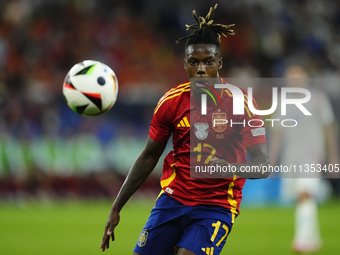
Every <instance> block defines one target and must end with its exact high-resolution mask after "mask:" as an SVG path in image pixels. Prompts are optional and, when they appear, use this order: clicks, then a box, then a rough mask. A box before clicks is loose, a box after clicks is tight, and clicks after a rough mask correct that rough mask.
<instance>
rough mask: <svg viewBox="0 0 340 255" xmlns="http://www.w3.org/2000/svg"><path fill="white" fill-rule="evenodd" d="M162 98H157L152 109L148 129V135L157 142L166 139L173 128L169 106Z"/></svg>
mask: <svg viewBox="0 0 340 255" xmlns="http://www.w3.org/2000/svg"><path fill="white" fill-rule="evenodd" d="M163 100H164V99H163V98H161V99H160V100H159V102H158V104H157V106H156V108H155V110H154V113H153V117H152V120H151V125H150V130H149V136H150V137H151V138H152V139H153V140H155V141H157V142H163V141H167V140H168V139H169V137H170V136H171V133H172V129H173V127H172V126H173V125H172V119H171V108H170V107H169V106H168V105H167V104H166V103H164V101H163Z"/></svg>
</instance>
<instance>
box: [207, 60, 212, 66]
mask: <svg viewBox="0 0 340 255" xmlns="http://www.w3.org/2000/svg"><path fill="white" fill-rule="evenodd" d="M213 63H214V61H212V60H208V61H207V62H206V64H207V66H211V65H212V64H213Z"/></svg>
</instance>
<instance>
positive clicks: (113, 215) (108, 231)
mask: <svg viewBox="0 0 340 255" xmlns="http://www.w3.org/2000/svg"><path fill="white" fill-rule="evenodd" d="M119 219H120V216H119V212H116V211H113V210H112V209H111V211H110V214H109V217H108V219H107V222H106V225H105V231H104V235H103V239H102V243H101V245H100V249H102V251H105V250H106V249H108V248H109V247H110V236H111V239H112V242H113V241H114V240H115V235H114V229H115V227H116V226H117V225H118V223H119Z"/></svg>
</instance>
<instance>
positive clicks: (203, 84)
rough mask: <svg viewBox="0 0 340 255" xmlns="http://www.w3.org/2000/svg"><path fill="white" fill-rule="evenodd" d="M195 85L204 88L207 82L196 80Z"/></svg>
mask: <svg viewBox="0 0 340 255" xmlns="http://www.w3.org/2000/svg"><path fill="white" fill-rule="evenodd" d="M195 85H196V87H198V88H206V87H207V85H209V83H208V82H207V81H200V82H196V84H195Z"/></svg>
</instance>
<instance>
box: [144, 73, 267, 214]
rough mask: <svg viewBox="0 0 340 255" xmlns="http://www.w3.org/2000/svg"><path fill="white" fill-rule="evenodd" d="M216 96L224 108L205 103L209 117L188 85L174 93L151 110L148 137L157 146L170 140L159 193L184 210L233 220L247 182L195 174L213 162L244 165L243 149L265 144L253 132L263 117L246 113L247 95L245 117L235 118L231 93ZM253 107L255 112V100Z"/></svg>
mask: <svg viewBox="0 0 340 255" xmlns="http://www.w3.org/2000/svg"><path fill="white" fill-rule="evenodd" d="M221 81H222V82H223V80H222V79H221ZM223 83H225V82H223ZM242 91H243V90H242ZM219 93H220V94H219V96H220V98H221V101H222V104H216V103H214V102H210V103H208V104H207V114H206V115H202V114H201V104H200V102H198V101H197V100H195V99H194V98H193V96H191V93H190V82H186V83H183V84H181V85H178V86H176V87H174V88H172V89H171V90H169V91H168V92H167V93H166V94H165V95H164V96H163V97H162V98H161V99H160V100H159V102H158V104H157V106H156V108H155V111H154V115H153V118H152V122H151V126H150V131H149V136H150V137H151V138H152V139H153V140H155V141H158V142H161V141H165V140H167V139H168V138H169V137H170V136H171V134H173V150H172V151H170V152H169V153H168V154H167V156H166V157H165V160H164V165H163V175H162V177H161V187H162V192H166V193H167V194H168V195H170V196H171V197H173V198H175V199H176V200H178V201H179V202H181V203H183V204H185V205H190V206H194V205H218V206H222V207H225V208H227V209H229V210H230V211H231V212H232V213H234V214H235V215H236V214H238V213H239V206H240V202H241V199H242V188H243V186H244V183H245V179H244V178H238V177H237V176H234V178H209V177H212V175H209V174H202V173H199V174H197V173H196V172H195V169H196V167H197V166H203V167H204V166H207V165H209V164H210V163H209V160H210V158H211V157H212V156H216V157H218V158H222V159H225V160H227V161H228V162H230V163H244V162H247V154H246V147H247V146H250V145H254V144H259V143H266V137H265V134H264V132H256V131H258V130H259V128H258V127H254V126H260V125H261V117H260V116H258V115H255V114H253V113H252V112H250V111H249V108H248V97H247V93H246V92H245V91H243V93H244V99H245V100H244V102H245V104H244V107H245V114H244V115H233V98H232V94H231V93H230V91H229V90H227V89H221V90H220V92H219ZM252 103H253V105H254V106H255V108H258V107H257V104H256V102H255V100H253V102H252ZM216 120H219V121H216ZM222 120H223V121H222ZM249 120H251V121H250V124H251V126H253V127H251V126H249V125H248V122H249ZM262 123H263V122H262ZM260 129H261V131H262V130H263V131H264V128H263V127H262V128H260ZM204 177H208V178H204Z"/></svg>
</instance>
